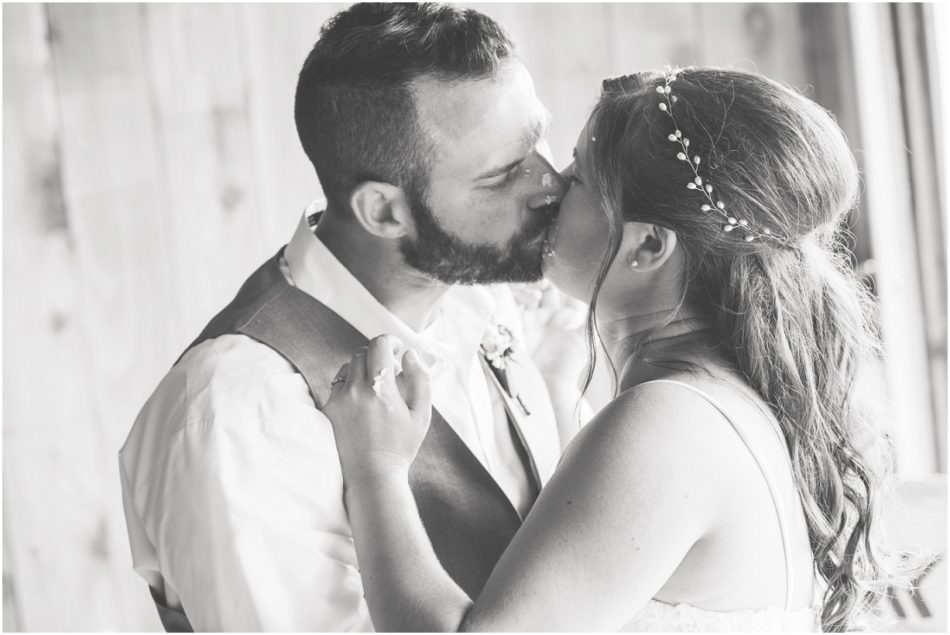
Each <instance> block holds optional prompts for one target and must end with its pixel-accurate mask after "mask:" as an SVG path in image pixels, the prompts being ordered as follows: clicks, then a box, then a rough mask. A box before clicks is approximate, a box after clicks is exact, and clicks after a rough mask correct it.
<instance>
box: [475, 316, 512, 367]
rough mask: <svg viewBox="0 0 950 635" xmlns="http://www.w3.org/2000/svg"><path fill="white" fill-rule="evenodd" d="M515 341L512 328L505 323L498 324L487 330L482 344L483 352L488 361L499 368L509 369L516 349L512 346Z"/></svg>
mask: <svg viewBox="0 0 950 635" xmlns="http://www.w3.org/2000/svg"><path fill="white" fill-rule="evenodd" d="M513 342H514V337H513V336H512V334H511V329H509V328H508V327H507V326H505V325H504V324H496V325H495V326H494V328H489V329H488V330H486V331H485V335H484V337H483V338H482V344H481V347H482V354H483V355H484V356H485V359H486V360H488V363H489V364H491V365H492V366H494V367H495V368H497V369H498V370H501V371H504V370H507V368H508V362H509V361H510V360H511V359H512V356H513V355H514V354H515V349H514V348H512V346H511V345H512V343H513Z"/></svg>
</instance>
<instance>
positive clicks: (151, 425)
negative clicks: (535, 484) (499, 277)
mask: <svg viewBox="0 0 950 635" xmlns="http://www.w3.org/2000/svg"><path fill="white" fill-rule="evenodd" d="M313 211H314V207H313V206H311V207H310V208H308V210H307V213H305V214H304V217H303V218H302V220H301V222H300V224H299V226H298V228H297V231H296V232H295V234H294V236H293V238H292V239H291V241H290V243H289V244H288V246H287V248H286V250H285V261H284V263H283V267H282V270H283V271H284V273H285V276H287V277H288V280H289V281H290V282H291V283H292V284H294V285H295V286H297V287H298V288H299V289H300V290H302V291H304V292H306V293H308V294H310V295H311V296H313V297H314V298H316V299H317V300H319V301H320V302H322V303H323V304H325V305H326V306H327V307H329V308H330V309H332V310H333V311H334V312H336V313H337V314H338V315H339V316H340V317H342V318H343V319H344V320H346V321H347V322H349V323H350V324H351V325H352V326H353V327H354V328H356V329H357V330H358V331H360V332H361V333H362V334H363V335H364V336H366V337H367V338H372V337H375V336H377V335H380V334H383V333H390V334H393V335H396V336H397V337H399V338H401V339H402V340H403V341H404V342H405V343H406V344H407V345H408V346H410V347H413V348H416V349H417V350H418V351H420V352H421V356H422V358H423V359H424V361H426V362H427V363H429V364H430V365H431V366H432V367H433V386H432V388H433V405H434V406H435V408H436V409H438V410H439V411H440V412H441V413H442V415H443V416H444V418H445V420H446V421H447V422H448V423H449V424H450V425H451V426H452V428H453V429H454V430H455V432H456V433H457V434H458V435H459V437H460V438H461V439H462V440H463V441H464V442H465V444H466V445H467V446H468V448H469V449H470V450H471V451H472V453H473V454H474V455H475V456H476V457H477V458H478V460H479V461H481V462H482V464H483V465H484V466H485V467H486V468H487V470H488V471H489V473H490V474H492V476H493V477H494V478H495V479H496V481H497V482H498V484H499V485H500V486H501V489H502V490H503V491H504V492H505V494H506V495H507V496H508V498H509V499H510V500H511V501H512V503H513V505H514V506H515V507H516V508H517V509H519V511H521V512H522V513H524V511H525V510H526V509H527V508H528V507H529V506H530V502H531V501H530V500H529V485H528V476H527V474H526V473H525V470H524V467H523V465H522V463H521V461H520V459H519V458H518V454H517V451H516V449H515V445H514V442H513V440H512V436H511V433H510V430H509V426H508V422H507V418H506V416H505V410H504V404H503V402H502V400H501V398H500V397H499V396H498V395H497V393H496V392H495V391H494V390H490V389H489V385H488V380H487V379H486V376H485V374H484V371H483V369H482V367H481V364H480V362H479V357H478V348H479V345H480V343H481V341H482V337H483V334H484V332H485V330H486V329H487V328H494V324H495V323H497V322H501V323H503V324H505V325H506V326H509V327H510V328H512V330H513V331H514V332H515V336H516V337H521V336H522V334H521V333H520V319H519V315H518V311H517V308H516V306H515V304H514V302H513V299H512V297H511V295H510V292H509V291H508V289H507V288H506V287H504V286H494V287H461V286H457V287H452V288H451V289H450V290H449V291H448V292H447V293H446V295H445V297H444V300H443V302H442V307H441V310H440V312H439V313H438V315H437V316H436V318H435V319H434V321H433V322H432V324H431V325H430V326H429V327H427V328H426V329H425V330H424V331H422V332H421V333H415V332H413V331H412V330H411V329H410V328H409V327H408V326H407V325H406V324H405V323H403V322H402V321H401V320H399V319H398V318H397V317H396V316H394V315H393V314H392V313H390V312H389V311H388V310H387V309H386V308H385V307H384V306H383V305H381V304H380V303H379V302H377V301H376V299H375V298H374V297H373V296H372V295H371V294H370V293H369V292H368V291H367V290H366V289H365V288H364V287H363V286H362V285H361V284H360V283H359V282H358V281H357V280H356V279H355V278H354V277H353V276H352V275H351V274H350V273H349V271H348V270H347V269H346V268H345V267H344V266H343V265H342V264H341V263H340V262H339V261H338V260H337V259H336V258H335V257H334V256H333V254H332V253H331V252H330V251H329V249H327V247H326V246H325V245H324V244H323V243H322V242H321V241H320V240H319V239H318V238H317V237H316V236H315V235H314V234H313V232H312V231H311V228H310V226H309V224H308V222H307V216H308V214H310V213H312V212H313ZM552 430H553V426H552ZM551 436H552V438H551V439H550V444H551V446H553V447H555V448H556V447H557V445H558V440H557V438H556V436H554V435H551ZM549 449H550V448H549ZM119 462H120V470H121V481H122V490H123V503H124V507H125V513H126V522H127V525H128V531H129V538H130V542H131V546H132V558H133V567H134V568H135V570H136V571H137V572H138V573H139V574H140V575H141V576H142V577H144V578H145V579H146V580H147V581H148V582H149V584H150V585H151V586H153V587H155V588H157V589H159V590H162V589H163V584H164V593H165V596H166V599H167V600H168V602H169V604H170V605H172V606H175V605H177V603H178V602H179V598H180V604H181V605H182V606H183V608H184V610H185V612H186V614H187V615H188V618H189V620H190V621H191V623H192V625H193V626H194V627H195V629H196V630H207V631H214V630H241V631H261V630H266V631H275V630H276V631H299V630H309V631H345V630H372V623H371V622H370V619H369V613H368V610H367V608H366V604H365V602H364V601H363V588H362V584H361V581H360V576H359V573H358V571H357V563H356V553H355V550H354V547H353V541H352V537H351V533H350V527H349V523H348V521H347V517H346V512H345V510H344V507H343V499H342V492H343V480H342V473H341V470H340V463H339V458H338V456H337V453H336V445H335V443H334V440H333V432H332V428H331V425H330V422H329V420H328V419H327V418H326V417H324V415H323V414H322V413H321V412H319V411H318V410H317V409H316V407H315V406H314V403H313V401H312V399H311V397H310V393H309V391H308V389H307V385H306V383H305V381H304V379H303V377H302V376H301V375H300V374H298V373H297V372H296V371H295V370H294V369H293V367H292V366H290V364H289V363H288V362H287V361H286V360H285V359H284V358H283V357H282V356H280V355H279V354H278V353H276V352H275V351H273V350H272V349H270V348H268V347H267V346H264V345H263V344H260V343H258V342H256V341H254V340H252V339H251V338H248V337H246V336H243V335H225V336H221V337H218V338H215V339H212V340H208V341H205V342H203V343H201V344H199V345H198V346H196V347H194V348H193V349H191V350H190V351H188V353H187V354H186V355H185V356H184V357H183V358H182V360H181V361H180V362H179V363H178V364H176V365H175V366H174V368H172V369H171V371H169V373H168V374H167V375H166V376H165V377H164V379H163V380H162V381H161V383H160V384H159V386H158V388H157V389H156V390H155V392H154V393H153V394H152V396H151V397H150V398H149V400H148V401H147V402H146V404H145V406H144V407H143V409H142V411H141V413H140V414H139V416H138V418H137V419H136V421H135V424H134V425H133V427H132V431H131V432H130V434H129V437H128V439H127V441H126V443H125V445H124V446H123V447H122V449H121V451H120V452H119Z"/></svg>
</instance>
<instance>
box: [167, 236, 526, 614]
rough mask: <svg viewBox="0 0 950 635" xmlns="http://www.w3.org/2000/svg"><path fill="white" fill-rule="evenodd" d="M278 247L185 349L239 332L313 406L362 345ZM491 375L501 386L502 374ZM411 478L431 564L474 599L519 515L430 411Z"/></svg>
mask: <svg viewBox="0 0 950 635" xmlns="http://www.w3.org/2000/svg"><path fill="white" fill-rule="evenodd" d="M282 252H283V250H281V252H279V253H278V254H277V255H276V256H274V257H273V258H271V259H270V260H268V261H267V262H266V263H264V264H263V265H262V266H261V267H260V268H259V269H258V270H257V271H256V272H254V274H253V275H251V277H250V278H248V279H247V281H246V282H245V283H244V285H243V286H242V287H241V289H240V291H238V294H237V297H235V298H234V300H233V301H232V302H231V303H230V304H229V305H228V306H227V307H225V308H224V310H222V311H221V312H220V313H218V315H216V316H215V317H214V318H213V319H212V320H211V322H209V323H208V325H207V326H206V327H205V329H204V330H203V331H202V332H201V334H200V335H199V336H198V338H197V339H195V341H194V342H192V343H191V345H190V346H189V347H188V349H186V352H187V350H189V349H191V348H193V347H195V346H197V345H198V344H200V343H201V342H204V341H205V340H209V339H213V338H215V337H219V336H221V335H227V334H242V335H246V336H248V337H250V338H253V339H254V340H257V341H258V342H260V343H262V344H264V345H266V346H268V347H270V348H271V349H273V350H274V351H276V352H277V353H279V354H280V355H281V356H283V357H284V358H285V359H286V360H287V361H288V362H290V364H291V365H293V366H294V368H295V369H296V370H297V372H299V373H300V374H301V375H302V376H303V378H304V380H306V382H307V386H308V387H309V388H310V394H311V395H312V396H313V401H314V403H315V404H316V406H317V408H321V407H322V406H323V404H324V403H325V401H326V399H327V397H328V396H329V393H330V381H331V380H332V379H333V377H334V375H335V373H336V372H337V370H338V369H339V368H340V366H342V365H343V364H344V363H345V362H347V361H349V359H350V357H351V356H352V354H353V351H354V350H355V349H357V348H358V347H360V346H365V345H366V344H367V343H368V342H367V339H366V338H365V337H364V336H363V335H362V334H360V333H359V332H358V331H357V330H356V329H355V328H353V327H352V326H350V324H349V323H347V322H346V321H344V320H343V319H342V318H341V317H340V316H338V315H337V314H336V313H334V312H333V311H332V310H330V309H329V308H327V307H326V306H325V305H323V304H322V303H320V302H319V301H317V300H316V299H314V298H313V297H312V296H310V295H308V294H306V293H304V292H303V291H300V290H299V289H297V288H295V287H293V286H292V285H290V284H288V282H287V281H286V279H285V278H284V276H283V274H282V273H281V271H280V266H279V262H280V256H281V254H282ZM179 359H180V358H179ZM486 367H488V366H487V365H486ZM488 368H490V367H488ZM496 379H498V380H499V381H498V382H497V383H500V384H501V385H502V386H505V383H504V377H503V376H502V377H498V376H496ZM492 383H493V384H494V383H495V382H492ZM505 396H506V395H505ZM506 397H507V396H506ZM506 405H508V406H509V407H508V412H509V424H510V425H511V430H512V433H513V435H512V436H513V437H514V439H515V440H516V443H515V445H516V448H517V449H518V452H519V455H520V456H521V458H522V462H523V464H524V465H525V469H526V471H527V473H528V474H529V477H530V481H531V483H532V490H533V491H532V495H533V496H537V492H538V491H539V490H540V486H541V483H540V478H539V476H538V471H537V468H536V467H535V465H534V461H533V460H532V457H531V455H530V453H529V451H528V449H527V446H526V444H525V443H524V441H523V438H522V437H521V431H520V427H519V425H518V422H517V420H516V419H517V414H516V413H515V411H514V409H513V408H512V407H510V399H507V400H506ZM409 484H410V487H411V488H412V493H413V495H414V496H415V499H416V505H417V506H418V508H419V515H420V516H421V517H422V522H423V525H424V526H425V528H426V532H427V533H428V534H429V539H430V541H431V542H432V546H433V548H434V549H435V553H436V555H437V556H438V558H439V562H440V563H441V564H442V566H443V567H444V568H445V570H446V572H448V574H449V575H450V576H452V579H453V580H455V582H456V583H457V584H458V585H459V586H460V587H462V589H464V590H465V592H466V593H468V595H469V597H472V598H476V597H478V594H479V592H480V591H481V589H482V587H483V586H484V585H485V582H486V581H487V580H488V576H489V574H490V573H491V572H492V569H494V567H495V564H496V563H497V562H498V559H499V558H500V557H501V554H502V552H503V551H504V550H505V547H507V546H508V543H509V542H510V541H511V539H512V537H514V535H515V532H516V531H517V530H518V528H519V527H520V525H521V517H520V515H519V514H518V511H517V510H516V509H515V508H514V507H513V506H512V504H511V502H510V501H509V500H508V497H507V496H506V495H505V493H504V492H503V491H502V490H501V488H500V487H499V486H498V484H497V483H496V482H495V480H494V479H493V478H492V477H491V475H490V474H489V473H488V472H487V471H486V470H485V468H484V467H483V466H482V464H481V463H480V462H479V461H478V459H477V458H476V457H475V456H474V455H473V454H472V453H471V451H470V450H469V449H468V447H467V446H466V445H465V443H464V442H463V441H462V440H461V439H460V438H459V437H458V435H457V434H456V433H455V431H454V430H453V429H452V427H451V426H450V425H449V424H448V423H447V422H446V421H445V419H443V418H442V415H441V414H439V412H438V411H437V410H435V409H433V410H432V423H431V425H430V426H429V431H428V433H427V434H426V437H425V439H424V441H423V443H422V447H421V448H420V450H419V454H418V455H417V456H416V460H415V462H414V463H413V464H412V467H411V469H410V472H409ZM152 597H153V599H154V600H155V604H156V606H157V607H158V612H159V616H160V617H161V620H162V624H163V625H164V627H165V630H166V631H168V632H190V631H192V630H193V629H192V627H191V624H190V623H189V622H188V618H187V617H186V615H185V613H184V612H183V610H182V609H179V608H174V607H170V606H168V605H167V604H166V603H165V601H164V598H163V597H162V596H161V594H160V593H158V592H157V591H156V590H155V589H152Z"/></svg>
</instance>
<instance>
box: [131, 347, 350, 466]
mask: <svg viewBox="0 0 950 635" xmlns="http://www.w3.org/2000/svg"><path fill="white" fill-rule="evenodd" d="M321 419H322V420H323V421H325V418H323V416H322V414H321V413H319V411H317V409H316V406H315V405H314V402H313V400H312V398H311V397H310V392H309V389H308V388H307V384H306V382H305V381H304V379H303V377H302V376H301V375H300V374H299V373H298V372H297V371H296V369H295V368H294V367H293V366H292V365H291V364H290V363H289V362H288V361H287V360H286V359H284V358H283V357H282V356H281V355H280V354H279V353H277V352H276V351H274V350H273V349H271V348H270V347H268V346H266V345H264V344H261V343H260V342H257V341H256V340H254V339H252V338H250V337H247V336H245V335H238V334H229V335H222V336H219V337H216V338H213V339H209V340H206V341H204V342H201V343H200V344H198V345H196V346H194V347H193V348H191V349H190V350H189V351H188V352H187V353H186V354H185V355H184V356H183V357H182V358H181V359H180V360H179V361H178V363H176V364H175V365H174V366H173V367H172V369H171V370H170V371H168V373H167V374H166V375H165V376H164V377H163V378H162V380H161V382H160V383H159V385H158V387H157V388H156V389H155V390H154V392H153V393H152V394H151V396H150V397H149V398H148V401H146V403H145V405H144V406H143V407H142V409H141V411H140V412H139V414H138V416H137V417H136V419H135V423H134V424H133V425H132V429H131V431H130V432H129V436H128V438H127V440H126V442H125V444H124V445H123V447H122V449H121V450H120V453H119V454H120V460H121V462H122V464H123V466H124V469H126V471H127V472H129V477H130V478H132V479H133V480H134V481H137V482H138V481H144V480H146V479H147V478H150V475H151V474H153V473H155V472H156V471H157V469H158V468H157V466H156V464H160V463H162V462H163V461H165V460H167V455H168V454H169V453H172V454H174V453H175V452H178V451H185V450H186V449H187V452H189V453H192V454H194V453H196V452H197V453H198V454H201V453H202V452H203V450H201V448H202V447H204V446H207V445H208V444H210V443H214V441H213V439H215V438H224V437H222V435H224V436H225V437H226V438H228V439H229V443H230V444H232V445H234V444H236V446H242V447H246V446H249V445H258V444H260V442H261V439H262V438H266V439H268V442H269V443H270V444H271V445H272V446H273V445H274V444H278V445H282V446H287V447H292V446H299V445H300V443H305V444H313V443H317V442H319V443H323V442H322V441H321V440H320V439H322V435H325V434H326V431H325V430H323V428H329V424H327V425H326V426H321V425H319V423H320V421H321ZM185 439H187V443H185V444H184V445H182V443H183V442H184V440H185ZM330 440H331V444H332V437H331V439H330ZM274 447H276V446H274ZM174 448H178V450H175V449H174Z"/></svg>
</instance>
